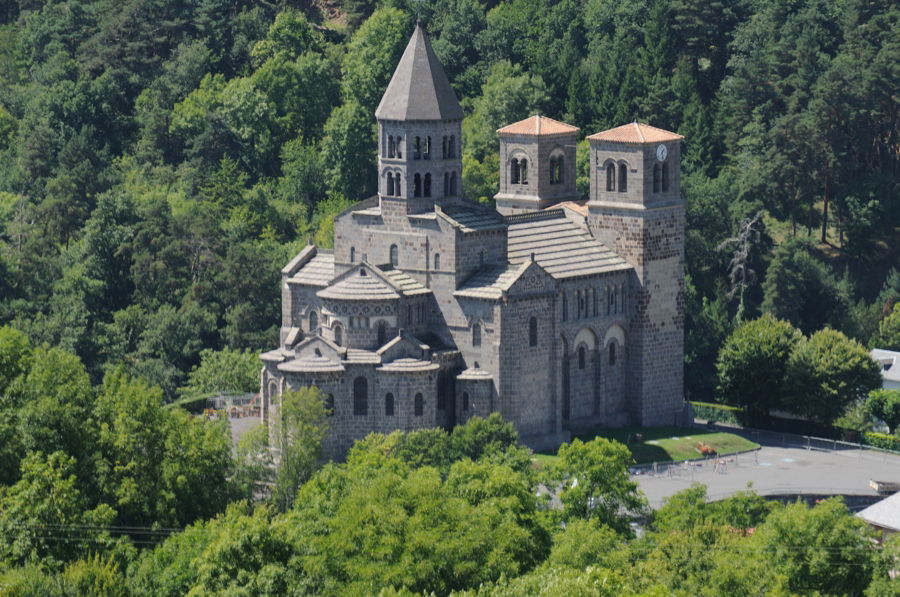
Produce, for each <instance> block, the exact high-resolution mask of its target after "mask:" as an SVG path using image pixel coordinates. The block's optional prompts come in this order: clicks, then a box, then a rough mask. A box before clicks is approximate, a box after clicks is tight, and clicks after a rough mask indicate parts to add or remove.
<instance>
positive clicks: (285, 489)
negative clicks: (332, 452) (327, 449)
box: [270, 387, 329, 511]
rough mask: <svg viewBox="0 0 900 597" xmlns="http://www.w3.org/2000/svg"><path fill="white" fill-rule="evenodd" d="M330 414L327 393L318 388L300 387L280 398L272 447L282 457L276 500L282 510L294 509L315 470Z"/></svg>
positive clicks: (276, 486) (276, 485)
mask: <svg viewBox="0 0 900 597" xmlns="http://www.w3.org/2000/svg"><path fill="white" fill-rule="evenodd" d="M328 415H329V413H328V411H327V409H326V408H325V394H323V393H322V392H321V391H319V389H318V388H315V387H309V388H300V389H299V390H297V391H293V392H285V393H284V394H283V395H282V397H281V405H280V407H279V411H278V420H277V421H276V422H275V424H274V425H273V430H272V434H271V435H270V445H271V446H272V448H273V449H275V450H276V451H277V454H278V458H279V461H278V474H277V478H276V480H275V493H274V496H273V497H274V500H275V503H276V504H277V505H278V507H279V508H280V509H281V510H282V511H286V510H289V509H290V508H291V506H292V505H293V503H294V498H295V496H296V495H297V490H298V489H299V488H300V486H301V485H302V484H303V483H304V482H306V480H307V479H309V478H310V477H311V476H312V474H313V473H314V472H315V470H316V465H317V463H318V461H319V456H320V454H321V450H322V442H323V441H324V439H325V436H326V435H327V433H328Z"/></svg>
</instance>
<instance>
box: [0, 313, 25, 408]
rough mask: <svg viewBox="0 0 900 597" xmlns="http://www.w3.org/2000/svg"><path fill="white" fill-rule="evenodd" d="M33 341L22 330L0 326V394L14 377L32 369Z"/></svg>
mask: <svg viewBox="0 0 900 597" xmlns="http://www.w3.org/2000/svg"><path fill="white" fill-rule="evenodd" d="M31 354H32V351H31V343H30V342H29V341H28V337H27V336H26V335H25V334H23V333H22V332H20V331H18V330H16V329H14V328H11V327H8V326H4V327H0V396H2V395H3V393H4V391H5V390H6V388H7V387H8V386H9V384H10V383H12V382H13V380H14V379H16V378H17V377H19V376H20V375H23V374H25V373H26V372H28V371H29V370H30V369H31Z"/></svg>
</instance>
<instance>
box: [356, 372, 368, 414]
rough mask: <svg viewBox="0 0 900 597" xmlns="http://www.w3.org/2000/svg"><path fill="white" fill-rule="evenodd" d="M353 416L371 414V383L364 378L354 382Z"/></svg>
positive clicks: (358, 378)
mask: <svg viewBox="0 0 900 597" xmlns="http://www.w3.org/2000/svg"><path fill="white" fill-rule="evenodd" d="M353 414H354V415H357V416H365V415H367V414H369V382H368V380H367V379H366V378H365V377H362V376H360V377H357V378H356V379H354V380H353Z"/></svg>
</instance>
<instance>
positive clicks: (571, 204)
mask: <svg viewBox="0 0 900 597" xmlns="http://www.w3.org/2000/svg"><path fill="white" fill-rule="evenodd" d="M560 207H565V208H568V209H571V210H572V211H574V212H575V213H579V214H581V215H583V216H586V215H588V206H587V205H585V204H584V203H583V202H578V201H563V202H562V203H555V204H553V205H550V206H548V207H545V208H544V210H545V211H546V210H548V209H559V208H560Z"/></svg>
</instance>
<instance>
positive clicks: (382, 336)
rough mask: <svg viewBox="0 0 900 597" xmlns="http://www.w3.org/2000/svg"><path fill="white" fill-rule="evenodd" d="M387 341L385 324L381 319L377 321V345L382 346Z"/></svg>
mask: <svg viewBox="0 0 900 597" xmlns="http://www.w3.org/2000/svg"><path fill="white" fill-rule="evenodd" d="M385 342H387V324H386V323H384V322H383V321H379V322H378V346H384V343H385Z"/></svg>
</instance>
